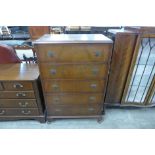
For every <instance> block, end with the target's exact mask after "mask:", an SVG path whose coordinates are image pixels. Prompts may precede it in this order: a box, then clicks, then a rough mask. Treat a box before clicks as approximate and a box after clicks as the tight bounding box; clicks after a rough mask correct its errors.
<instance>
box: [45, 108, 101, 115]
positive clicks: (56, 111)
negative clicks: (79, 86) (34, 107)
mask: <svg viewBox="0 0 155 155" xmlns="http://www.w3.org/2000/svg"><path fill="white" fill-rule="evenodd" d="M101 111H102V109H101V107H100V106H69V107H66V106H53V107H52V108H50V109H47V114H48V115H52V116H79V115H80V116H81V115H83V116H85V115H86V116H87V115H101Z"/></svg>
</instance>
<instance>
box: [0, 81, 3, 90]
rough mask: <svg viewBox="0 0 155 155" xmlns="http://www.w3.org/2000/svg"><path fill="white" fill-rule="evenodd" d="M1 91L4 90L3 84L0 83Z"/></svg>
mask: <svg viewBox="0 0 155 155" xmlns="http://www.w3.org/2000/svg"><path fill="white" fill-rule="evenodd" d="M0 90H3V87H2V83H1V82H0Z"/></svg>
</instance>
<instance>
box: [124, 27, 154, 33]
mask: <svg viewBox="0 0 155 155" xmlns="http://www.w3.org/2000/svg"><path fill="white" fill-rule="evenodd" d="M125 30H129V31H132V32H136V33H155V27H153V26H152V27H151V26H126V27H125Z"/></svg>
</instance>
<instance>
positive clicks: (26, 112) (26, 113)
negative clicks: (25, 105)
mask: <svg viewBox="0 0 155 155" xmlns="http://www.w3.org/2000/svg"><path fill="white" fill-rule="evenodd" d="M22 114H24V115H29V114H31V111H30V110H28V111H25V110H22Z"/></svg>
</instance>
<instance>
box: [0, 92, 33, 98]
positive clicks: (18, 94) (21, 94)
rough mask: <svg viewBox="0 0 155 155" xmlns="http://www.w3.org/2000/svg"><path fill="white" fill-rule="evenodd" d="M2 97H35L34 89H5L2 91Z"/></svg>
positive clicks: (0, 96)
mask: <svg viewBox="0 0 155 155" xmlns="http://www.w3.org/2000/svg"><path fill="white" fill-rule="evenodd" d="M0 98H2V99H6V98H7V99H13V98H14V99H15V98H35V95H34V92H33V91H3V92H0Z"/></svg>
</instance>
